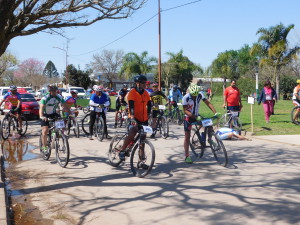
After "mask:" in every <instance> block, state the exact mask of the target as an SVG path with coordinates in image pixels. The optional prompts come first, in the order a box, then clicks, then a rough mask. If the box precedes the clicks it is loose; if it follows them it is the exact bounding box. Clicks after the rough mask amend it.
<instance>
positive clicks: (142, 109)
mask: <svg viewBox="0 0 300 225" xmlns="http://www.w3.org/2000/svg"><path fill="white" fill-rule="evenodd" d="M146 81H147V78H146V77H145V76H144V75H138V76H136V77H135V78H134V82H135V87H134V88H132V89H131V90H130V92H129V93H128V96H127V100H128V106H129V118H130V119H131V121H130V123H131V125H130V126H129V130H128V135H127V137H126V138H125V140H124V144H123V146H122V149H121V152H120V159H121V160H124V159H125V154H124V153H125V149H126V147H127V146H128V145H129V143H130V142H132V141H133V139H134V136H135V135H136V133H137V131H138V125H146V126H148V115H149V114H150V112H151V101H150V96H149V94H148V92H147V91H146V90H145V87H146Z"/></svg>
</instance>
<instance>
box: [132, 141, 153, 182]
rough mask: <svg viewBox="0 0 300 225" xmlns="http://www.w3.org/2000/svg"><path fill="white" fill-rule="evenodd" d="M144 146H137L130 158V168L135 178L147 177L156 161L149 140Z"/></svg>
mask: <svg viewBox="0 0 300 225" xmlns="http://www.w3.org/2000/svg"><path fill="white" fill-rule="evenodd" d="M144 141H145V142H144V144H141V145H139V144H137V145H136V146H135V147H134V149H133V151H132V153H131V156H130V167H131V171H132V173H133V175H134V176H137V177H140V178H141V177H145V176H146V175H147V174H148V173H149V172H150V171H151V170H152V167H153V165H154V161H155V150H154V147H153V145H152V143H151V142H150V141H149V140H147V139H146V140H144Z"/></svg>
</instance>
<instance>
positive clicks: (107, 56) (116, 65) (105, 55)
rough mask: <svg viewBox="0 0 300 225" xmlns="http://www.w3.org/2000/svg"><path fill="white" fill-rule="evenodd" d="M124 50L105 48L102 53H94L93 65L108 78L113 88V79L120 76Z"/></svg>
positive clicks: (95, 70)
mask: <svg viewBox="0 0 300 225" xmlns="http://www.w3.org/2000/svg"><path fill="white" fill-rule="evenodd" d="M123 57H124V52H123V50H117V51H113V50H103V51H102V52H101V54H95V55H93V61H92V62H91V66H92V68H93V70H94V72H99V73H101V74H102V75H104V77H105V78H106V79H107V80H108V83H109V87H110V88H112V81H113V79H116V78H117V77H118V72H119V70H120V68H121V65H122V62H123Z"/></svg>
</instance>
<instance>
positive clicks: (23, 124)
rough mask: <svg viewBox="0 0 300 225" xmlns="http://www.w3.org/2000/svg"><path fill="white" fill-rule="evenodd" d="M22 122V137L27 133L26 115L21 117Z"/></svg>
mask: <svg viewBox="0 0 300 225" xmlns="http://www.w3.org/2000/svg"><path fill="white" fill-rule="evenodd" d="M21 120H22V131H21V132H20V135H21V136H24V135H25V134H26V132H27V128H28V121H27V118H26V117H25V116H24V115H21Z"/></svg>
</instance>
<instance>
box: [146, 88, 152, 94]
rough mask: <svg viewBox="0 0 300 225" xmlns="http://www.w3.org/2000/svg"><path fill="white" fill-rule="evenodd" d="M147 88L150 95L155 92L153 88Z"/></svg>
mask: <svg viewBox="0 0 300 225" xmlns="http://www.w3.org/2000/svg"><path fill="white" fill-rule="evenodd" d="M145 90H146V91H147V92H148V93H149V95H150V94H151V93H152V92H153V90H152V88H145Z"/></svg>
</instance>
